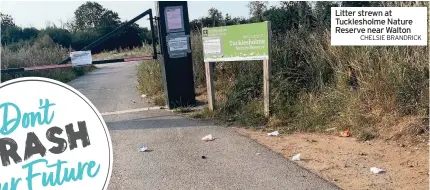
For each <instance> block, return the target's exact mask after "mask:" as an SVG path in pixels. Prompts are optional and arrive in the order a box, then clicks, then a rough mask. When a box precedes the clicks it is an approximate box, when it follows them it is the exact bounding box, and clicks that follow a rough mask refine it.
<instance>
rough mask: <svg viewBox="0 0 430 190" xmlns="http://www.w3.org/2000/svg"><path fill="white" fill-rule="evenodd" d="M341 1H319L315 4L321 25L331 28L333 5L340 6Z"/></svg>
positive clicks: (316, 14)
mask: <svg viewBox="0 0 430 190" xmlns="http://www.w3.org/2000/svg"><path fill="white" fill-rule="evenodd" d="M338 6H339V3H337V2H332V1H317V2H316V4H315V11H314V12H315V16H316V18H317V20H318V22H319V23H320V25H321V26H323V27H325V28H329V27H330V25H331V7H338Z"/></svg>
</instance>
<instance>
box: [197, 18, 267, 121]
mask: <svg viewBox="0 0 430 190" xmlns="http://www.w3.org/2000/svg"><path fill="white" fill-rule="evenodd" d="M266 27H267V28H266ZM258 29H260V30H258ZM229 30H230V31H231V34H230V33H228V32H229ZM250 31H251V32H250ZM255 31H257V32H255ZM214 32H215V34H213V33H214ZM217 32H219V33H220V34H217ZM247 32H250V33H249V34H248V33H247ZM238 33H239V34H238ZM202 35H203V49H204V55H205V74H206V88H207V100H208V108H209V110H211V111H213V110H214V109H215V106H216V104H215V91H214V81H213V73H214V64H215V62H216V61H247V60H263V92H264V95H263V96H264V97H263V99H264V100H263V101H264V115H265V116H266V117H269V116H270V77H271V64H270V58H269V55H270V53H271V47H270V46H271V43H270V41H271V29H270V22H263V23H255V24H244V25H234V26H226V27H215V28H210V29H209V31H208V29H207V28H206V29H203V34H202ZM228 35H231V36H233V37H231V36H229V37H228V40H229V41H228V44H229V45H230V46H234V45H237V46H242V47H243V46H247V45H248V49H247V48H237V49H245V50H248V51H244V53H243V52H240V53H242V54H240V53H237V52H235V48H234V47H233V48H229V49H228V48H225V49H223V44H222V43H223V40H225V39H223V36H228ZM234 37H237V38H239V39H234V40H237V41H233V40H231V38H234ZM240 38H244V39H240ZM251 40H253V41H251ZM224 43H227V42H224ZM243 44H245V45H243ZM251 44H252V45H251ZM254 44H256V45H254ZM224 46H228V45H224ZM251 46H252V48H249V47H251ZM258 48H261V49H263V51H258V50H256V51H253V50H252V49H258ZM228 51H233V52H228ZM229 55H230V56H229ZM231 55H232V56H231ZM237 55H239V56H237ZM240 55H242V56H240ZM249 55H255V56H249ZM211 56H213V57H211ZM206 58H208V59H206Z"/></svg>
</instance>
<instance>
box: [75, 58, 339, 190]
mask: <svg viewBox="0 0 430 190" xmlns="http://www.w3.org/2000/svg"><path fill="white" fill-rule="evenodd" d="M137 64H138V63H137V62H127V63H111V64H105V65H97V67H98V68H97V69H96V70H95V71H93V72H90V73H87V74H86V75H84V76H82V77H79V78H77V79H75V80H73V81H71V82H69V85H71V86H73V87H74V88H76V89H77V90H79V91H80V92H81V93H83V94H84V95H85V96H86V97H87V98H88V99H89V100H90V101H92V103H93V104H94V105H95V106H96V107H97V109H98V110H99V111H100V113H102V115H103V118H104V119H105V121H106V124H107V126H108V128H109V132H110V135H111V138H112V144H113V152H114V156H113V172H112V177H111V180H110V184H109V188H108V189H110V190H116V189H118V190H119V189H121V190H122V189H124V190H141V189H198V190H203V189H300V190H304V189H315V190H317V189H318V190H325V189H339V188H338V187H336V186H335V185H333V184H332V183H329V182H327V181H325V180H323V179H322V178H320V177H318V176H316V175H314V174H313V173H311V172H309V171H307V170H305V169H303V168H301V167H299V166H298V165H296V164H295V163H293V162H291V161H289V160H287V159H285V158H284V157H283V156H282V155H280V154H277V153H275V152H273V151H270V150H269V149H267V148H266V147H264V146H262V145H260V144H258V143H256V142H254V141H252V140H250V139H248V138H246V137H243V136H241V135H239V134H237V133H236V132H234V131H233V129H231V128H228V127H224V126H216V125H213V124H209V123H205V122H201V121H196V120H193V119H189V118H185V117H182V116H179V115H176V114H174V113H172V112H170V111H168V110H161V109H152V110H148V109H146V108H150V107H153V106H152V105H150V104H148V103H146V100H145V99H144V98H142V97H140V95H139V94H138V91H137V88H136V86H137V79H136V66H137ZM208 134H212V135H213V136H214V137H215V138H216V139H215V140H214V141H211V142H204V141H202V140H201V138H202V137H204V136H206V135H208ZM141 145H146V146H148V148H149V151H147V152H140V151H139V149H138V148H139V147H140V146H141ZM257 153H259V154H257ZM202 156H205V157H206V159H203V158H202Z"/></svg>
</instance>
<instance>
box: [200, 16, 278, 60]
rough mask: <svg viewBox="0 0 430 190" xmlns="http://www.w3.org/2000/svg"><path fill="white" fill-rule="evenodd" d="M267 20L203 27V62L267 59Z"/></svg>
mask: <svg viewBox="0 0 430 190" xmlns="http://www.w3.org/2000/svg"><path fill="white" fill-rule="evenodd" d="M269 26H270V24H269V22H260V23H253V24H241V25H233V26H222V27H214V28H203V30H202V37H203V53H204V61H205V62H218V61H244V60H267V59H269V29H270V28H269Z"/></svg>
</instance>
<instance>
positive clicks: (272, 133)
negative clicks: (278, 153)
mask: <svg viewBox="0 0 430 190" xmlns="http://www.w3.org/2000/svg"><path fill="white" fill-rule="evenodd" d="M267 135H268V136H278V135H279V131H273V132H271V133H267Z"/></svg>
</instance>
